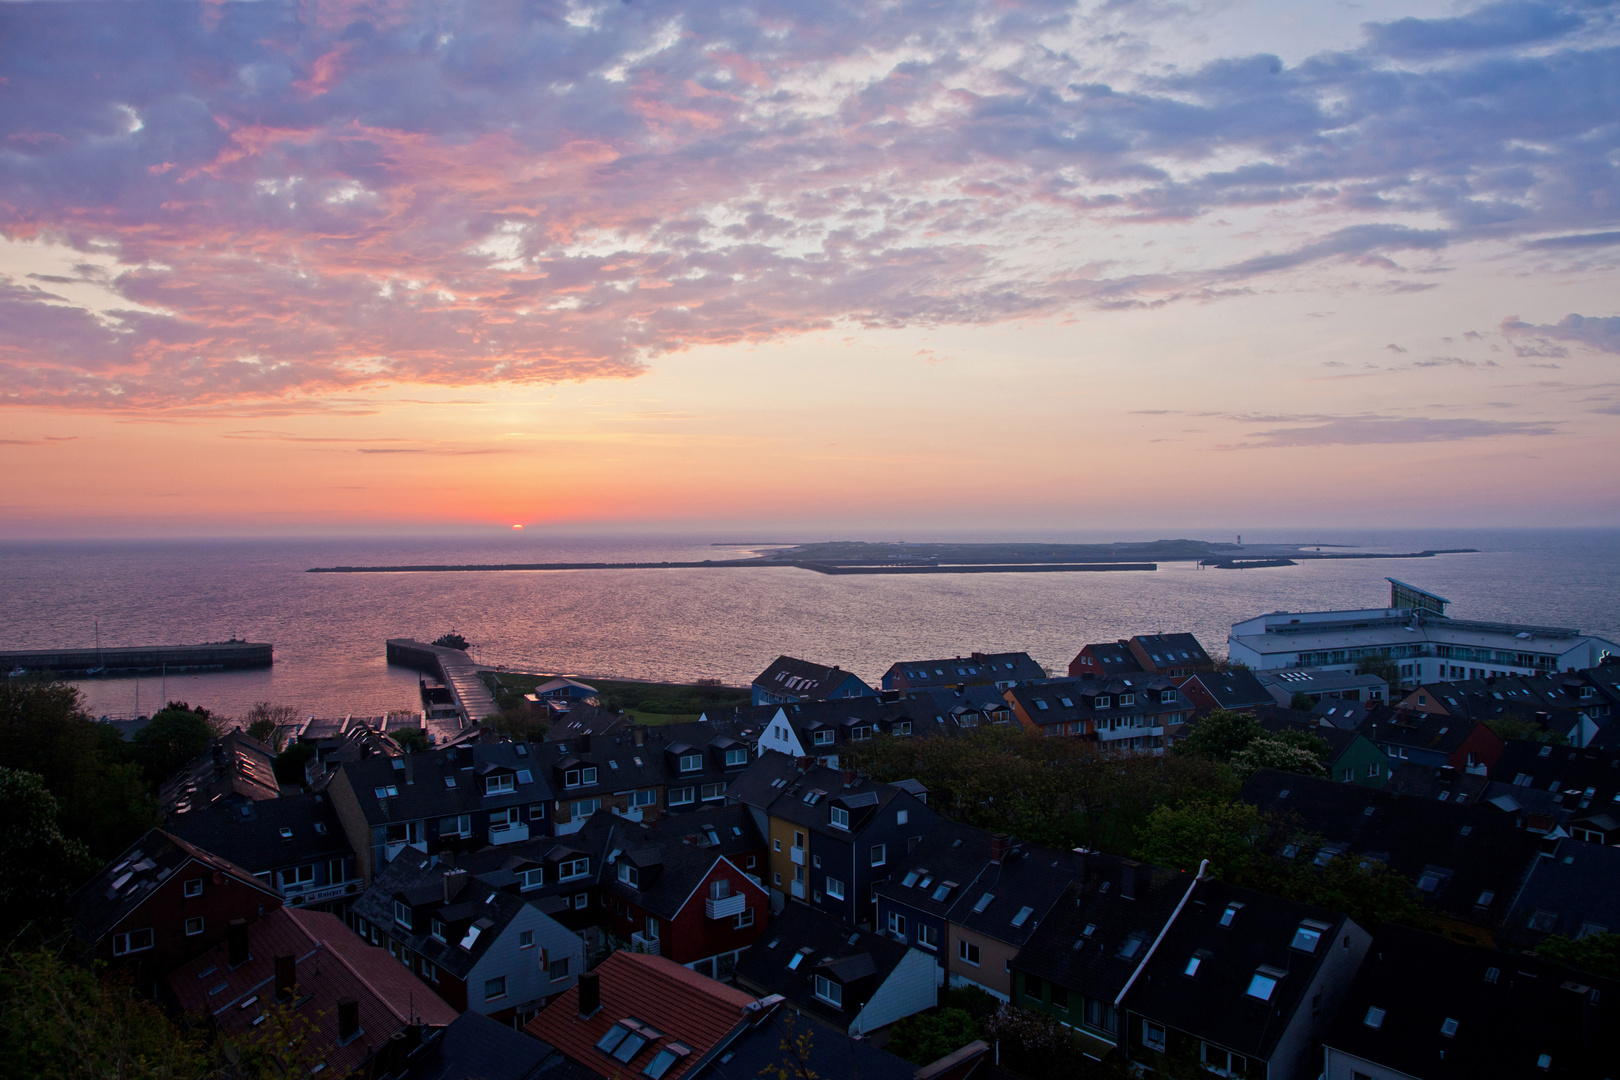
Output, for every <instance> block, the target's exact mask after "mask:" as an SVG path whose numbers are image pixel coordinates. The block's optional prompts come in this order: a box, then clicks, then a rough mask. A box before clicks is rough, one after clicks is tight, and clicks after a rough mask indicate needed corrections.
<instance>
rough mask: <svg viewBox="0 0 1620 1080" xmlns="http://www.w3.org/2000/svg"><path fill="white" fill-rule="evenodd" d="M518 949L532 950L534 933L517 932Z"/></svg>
mask: <svg viewBox="0 0 1620 1080" xmlns="http://www.w3.org/2000/svg"><path fill="white" fill-rule="evenodd" d="M518 948H520V949H532V948H534V931H533V930H522V931H519V932H518Z"/></svg>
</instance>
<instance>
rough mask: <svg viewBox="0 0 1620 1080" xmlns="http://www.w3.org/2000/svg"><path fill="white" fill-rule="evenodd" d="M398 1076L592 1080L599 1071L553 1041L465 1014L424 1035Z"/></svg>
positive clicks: (409, 1079) (414, 1079)
mask: <svg viewBox="0 0 1620 1080" xmlns="http://www.w3.org/2000/svg"><path fill="white" fill-rule="evenodd" d="M396 1075H398V1076H399V1080H468V1078H469V1077H476V1078H477V1080H542V1078H544V1080H587V1078H590V1077H594V1076H595V1075H596V1074H595V1073H593V1072H590V1071H589V1070H586V1069H584V1068H582V1067H581V1066H578V1065H575V1064H574V1063H573V1062H571V1061H569V1060H568V1059H567V1058H566V1057H565V1056H564V1055H563V1054H562V1052H561V1051H560V1050H558V1049H557V1048H556V1047H554V1046H552V1045H551V1044H549V1043H544V1042H541V1041H540V1040H539V1039H536V1038H533V1037H532V1036H529V1035H526V1034H524V1033H523V1032H521V1031H514V1030H512V1028H510V1027H508V1026H507V1025H505V1024H500V1023H496V1022H495V1021H494V1020H491V1019H490V1018H489V1017H487V1016H485V1015H484V1014H483V1013H480V1012H464V1013H462V1014H461V1015H460V1016H459V1017H457V1018H456V1020H455V1021H454V1022H453V1023H452V1024H450V1025H449V1026H448V1027H445V1028H430V1029H428V1030H427V1031H424V1032H423V1033H422V1043H421V1045H420V1047H418V1049H417V1050H416V1051H414V1052H413V1053H412V1054H411V1055H410V1057H409V1064H408V1065H407V1066H406V1068H405V1069H404V1070H403V1071H402V1072H401V1073H398V1074H396Z"/></svg>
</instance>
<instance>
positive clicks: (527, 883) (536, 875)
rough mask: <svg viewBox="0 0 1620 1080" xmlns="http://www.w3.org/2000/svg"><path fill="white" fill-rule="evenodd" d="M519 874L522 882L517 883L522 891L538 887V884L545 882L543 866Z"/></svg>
mask: <svg viewBox="0 0 1620 1080" xmlns="http://www.w3.org/2000/svg"><path fill="white" fill-rule="evenodd" d="M519 876H520V877H521V879H522V882H523V883H522V884H521V885H519V886H518V888H519V890H521V891H523V892H527V891H528V890H530V889H538V888H539V887H540V886H542V885H544V884H545V883H546V871H545V868H544V867H540V866H537V867H535V868H534V869H533V870H525V871H523V873H522V874H521V875H519Z"/></svg>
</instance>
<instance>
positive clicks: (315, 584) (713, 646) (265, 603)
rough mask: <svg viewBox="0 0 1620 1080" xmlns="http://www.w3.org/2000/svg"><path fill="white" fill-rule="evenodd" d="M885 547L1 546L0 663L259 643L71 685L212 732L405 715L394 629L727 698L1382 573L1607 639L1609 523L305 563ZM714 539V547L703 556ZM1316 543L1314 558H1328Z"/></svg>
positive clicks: (1221, 612) (1229, 606)
mask: <svg viewBox="0 0 1620 1080" xmlns="http://www.w3.org/2000/svg"><path fill="white" fill-rule="evenodd" d="M1177 537H1190V538H1193V539H1207V540H1221V541H1225V540H1230V539H1232V537H1230V536H1228V535H1225V534H1221V535H1216V534H1213V533H1212V532H1211V531H1209V530H1180V531H1160V532H1155V533H1153V534H1146V533H1142V534H1136V535H1125V534H1120V533H1117V532H1116V533H1106V534H1105V533H1089V532H1088V533H1044V534H1041V535H1038V536H1031V535H1028V534H1017V535H997V534H989V533H983V534H976V535H971V536H969V535H954V534H953V535H939V536H929V537H919V536H910V537H908V538H909V539H911V540H914V541H915V540H925V539H933V540H982V541H994V540H1031V539H1040V540H1050V541H1057V542H1074V543H1094V542H1106V541H1113V540H1151V539H1159V538H1166V539H1169V538H1177ZM812 539H868V540H876V539H889V537H887V536H881V535H866V536H847V537H846V536H829V537H803V536H780V537H772V536H769V535H765V536H763V537H762V536H761V535H758V534H755V535H752V536H748V535H744V536H738V535H736V534H735V533H732V534H716V535H711V536H699V535H679V536H673V535H666V536H657V535H640V536H627V535H615V536H583V535H572V534H569V535H564V534H555V535H548V534H546V533H545V532H543V531H539V530H534V531H526V532H524V533H522V534H516V533H514V534H510V535H508V534H505V533H502V534H499V535H492V536H483V535H471V536H450V537H446V536H430V537H384V538H378V537H357V538H346V539H332V538H312V539H269V538H266V539H222V540H139V541H137V540H129V541H116V542H115V541H95V542H89V541H84V542H80V541H56V542H50V543H45V542H35V541H29V542H21V541H17V542H5V543H0V648H7V649H25V648H70V647H77V648H88V647H93V646H95V645H96V644H97V643H98V641H99V643H100V644H101V645H102V646H116V645H160V644H162V645H168V644H176V645H178V644H196V643H201V642H209V641H224V640H227V639H229V638H233V637H234V638H240V639H247V640H251V641H267V642H270V643H272V644H273V645H274V646H275V664H274V665H273V666H272V667H270V668H268V669H264V670H258V671H239V672H175V673H171V674H168V675H166V676H164V675H160V674H158V673H153V674H151V675H142V676H140V677H139V678H138V679H137V678H133V677H127V676H119V677H101V678H89V679H85V680H83V681H81V682H79V683H78V685H79V687H80V689H81V691H82V692H83V695H84V699H85V704H86V707H87V708H88V710H89V711H90V712H91V713H92V714H93V715H97V716H108V717H112V718H127V717H133V716H137V715H143V714H149V713H150V712H151V711H152V710H153V709H154V708H156V707H158V705H159V704H160V703H161V702H162V701H165V700H179V701H186V702H188V703H190V704H192V705H201V706H204V707H206V708H208V709H210V710H212V711H214V712H216V713H219V714H222V715H224V716H241V715H243V714H245V713H246V712H247V710H248V709H250V708H251V707H252V706H253V704H254V703H255V702H261V701H266V702H270V703H272V704H276V705H289V706H292V707H293V708H295V709H297V710H298V712H299V713H300V714H301V715H310V716H322V717H328V716H343V715H350V714H353V715H378V714H381V713H385V712H388V711H390V710H392V709H414V708H417V707H419V705H418V699H417V692H416V689H417V676H416V673H415V672H412V671H409V670H406V669H402V668H395V667H389V666H388V664H387V663H386V662H385V659H384V641H385V640H386V639H388V638H390V637H415V638H420V639H425V640H431V639H433V638H435V637H437V636H438V635H440V634H443V633H446V632H450V631H454V632H457V633H460V634H462V635H463V636H465V637H466V638H467V639H468V640H469V641H471V642H472V643H473V650H472V655H473V656H474V657H475V658H476V659H477V660H478V661H479V662H480V663H484V664H488V665H489V666H491V667H505V668H507V669H509V670H514V671H530V672H546V673H565V674H571V675H577V676H583V677H585V678H587V679H588V678H591V677H597V678H616V679H645V680H654V681H681V682H689V681H692V680H696V679H718V680H720V681H721V682H723V683H725V684H728V685H734V686H746V685H747V684H748V683H749V682H750V681H751V680H752V679H753V677H754V676H755V675H756V674H758V673H759V672H760V671H762V670H763V669H764V668H765V667H766V665H768V664H769V663H770V662H771V661H772V660H773V659H775V658H776V657H777V656H778V655H780V654H784V653H785V654H788V655H791V656H798V657H803V658H805V659H809V660H815V661H819V662H822V663H827V664H838V665H839V666H841V667H843V668H845V669H846V670H849V671H853V672H855V673H856V674H858V675H860V676H862V677H863V678H865V679H866V680H867V681H869V682H871V683H873V684H874V685H875V684H876V682H877V680H878V679H879V678H880V677H881V676H882V674H883V672H884V671H885V670H886V669H887V668H888V667H889V665H890V664H892V663H895V662H897V661H903V660H919V659H931V658H938V657H953V656H958V655H966V654H968V653H971V652H973V651H985V652H993V651H1004V650H1025V651H1027V652H1029V653H1030V654H1031V655H1032V656H1033V657H1034V658H1035V659H1036V660H1037V661H1039V662H1040V663H1042V664H1044V665H1046V666H1047V667H1048V668H1050V669H1051V670H1052V671H1053V672H1055V673H1058V674H1061V673H1063V672H1064V671H1065V670H1066V669H1067V665H1068V662H1069V660H1070V658H1072V657H1073V656H1074V654H1075V653H1076V652H1078V651H1079V649H1080V647H1081V646H1082V645H1084V644H1086V643H1087V642H1092V641H1111V640H1115V639H1119V638H1124V637H1128V636H1130V635H1132V634H1137V633H1154V632H1179V631H1190V632H1192V633H1194V634H1196V635H1197V636H1198V638H1199V640H1200V641H1201V642H1203V644H1204V645H1205V647H1206V648H1208V649H1209V650H1210V651H1211V652H1212V653H1214V654H1217V655H1222V654H1224V652H1225V644H1226V637H1227V633H1228V631H1229V629H1230V627H1231V625H1232V624H1233V623H1234V622H1237V621H1239V620H1242V619H1246V618H1251V617H1253V616H1255V615H1260V614H1264V613H1267V612H1272V611H1279V610H1282V611H1316V610H1323V609H1331V608H1363V607H1382V606H1385V605H1386V604H1387V603H1388V602H1389V585H1388V583H1387V582H1386V581H1385V578H1386V577H1396V578H1400V579H1402V580H1405V581H1409V582H1411V583H1412V584H1414V585H1417V586H1419V587H1421V588H1424V589H1427V590H1430V591H1433V592H1436V593H1439V594H1440V595H1442V596H1445V597H1447V598H1448V599H1450V600H1451V601H1452V605H1451V613H1452V614H1453V615H1455V616H1458V617H1471V618H1483V619H1500V620H1511V621H1518V622H1525V623H1532V624H1536V625H1543V626H1567V627H1573V628H1577V629H1580V630H1583V631H1586V632H1588V633H1596V634H1600V635H1602V636H1605V637H1609V638H1611V639H1620V530H1615V529H1567V530H1552V529H1545V530H1530V529H1520V530H1505V529H1504V530H1468V529H1431V530H1403V531H1389V530H1373V529H1369V530H1361V531H1357V530H1337V531H1323V532H1317V531H1314V530H1311V531H1307V530H1272V531H1268V532H1257V533H1252V534H1246V535H1245V537H1244V540H1245V543H1247V544H1260V543H1311V544H1316V543H1321V544H1323V545H1338V546H1339V547H1338V548H1335V550H1362V551H1419V550H1423V549H1437V548H1477V549H1479V550H1478V551H1477V552H1476V553H1471V554H1457V555H1440V556H1435V557H1432V558H1424V559H1411V560H1383V559H1374V560H1344V561H1331V562H1329V561H1323V562H1304V563H1300V564H1299V565H1296V566H1289V567H1276V568H1266V569H1245V570H1218V569H1199V568H1198V567H1196V566H1195V565H1194V564H1191V563H1161V564H1160V565H1159V569H1158V570H1157V571H1154V572H1139V573H1102V574H1098V573H1075V574H1062V573H1039V574H1023V573H1008V574H972V575H948V574H939V575H925V574H924V575H897V576H881V575H873V576H867V575H861V576H840V577H829V576H826V575H822V574H817V573H813V572H811V571H806V570H798V569H793V568H780V567H772V568H763V567H762V568H759V569H752V568H750V569H655V570H569V571H503V572H485V573H453V572H440V573H406V574H310V573H306V570H308V569H309V568H310V567H314V566H333V565H379V564H463V563H501V562H576V561H578V562H616V561H624V562H630V561H635V562H646V561H666V560H668V561H686V560H701V559H710V558H733V557H737V556H738V555H739V554H745V553H748V552H750V551H763V550H767V549H768V548H767V547H766V546H765V542H766V541H771V542H777V541H780V542H783V543H788V542H794V541H799V540H812ZM716 545H729V546H716ZM1324 550H1327V548H1324Z"/></svg>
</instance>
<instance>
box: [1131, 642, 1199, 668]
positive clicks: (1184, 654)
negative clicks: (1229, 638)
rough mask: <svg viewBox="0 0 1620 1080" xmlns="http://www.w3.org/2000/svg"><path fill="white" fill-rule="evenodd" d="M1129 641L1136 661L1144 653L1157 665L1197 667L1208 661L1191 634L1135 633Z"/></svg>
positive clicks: (1139, 659)
mask: <svg viewBox="0 0 1620 1080" xmlns="http://www.w3.org/2000/svg"><path fill="white" fill-rule="evenodd" d="M1130 643H1131V645H1132V646H1133V648H1132V650H1131V651H1132V652H1135V653H1136V654H1137V660H1138V662H1140V661H1141V658H1142V657H1143V656H1144V655H1145V656H1146V657H1147V658H1148V660H1149V661H1151V662H1152V663H1153V664H1154V665H1155V666H1157V667H1184V666H1188V665H1191V666H1193V667H1197V666H1198V665H1200V664H1207V663H1209V662H1210V659H1209V653H1208V652H1206V651H1205V650H1204V647H1203V646H1202V645H1200V644H1199V643H1198V639H1197V638H1196V637H1194V636H1193V635H1192V634H1137V635H1136V636H1134V637H1132V638H1131V640H1130Z"/></svg>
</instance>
